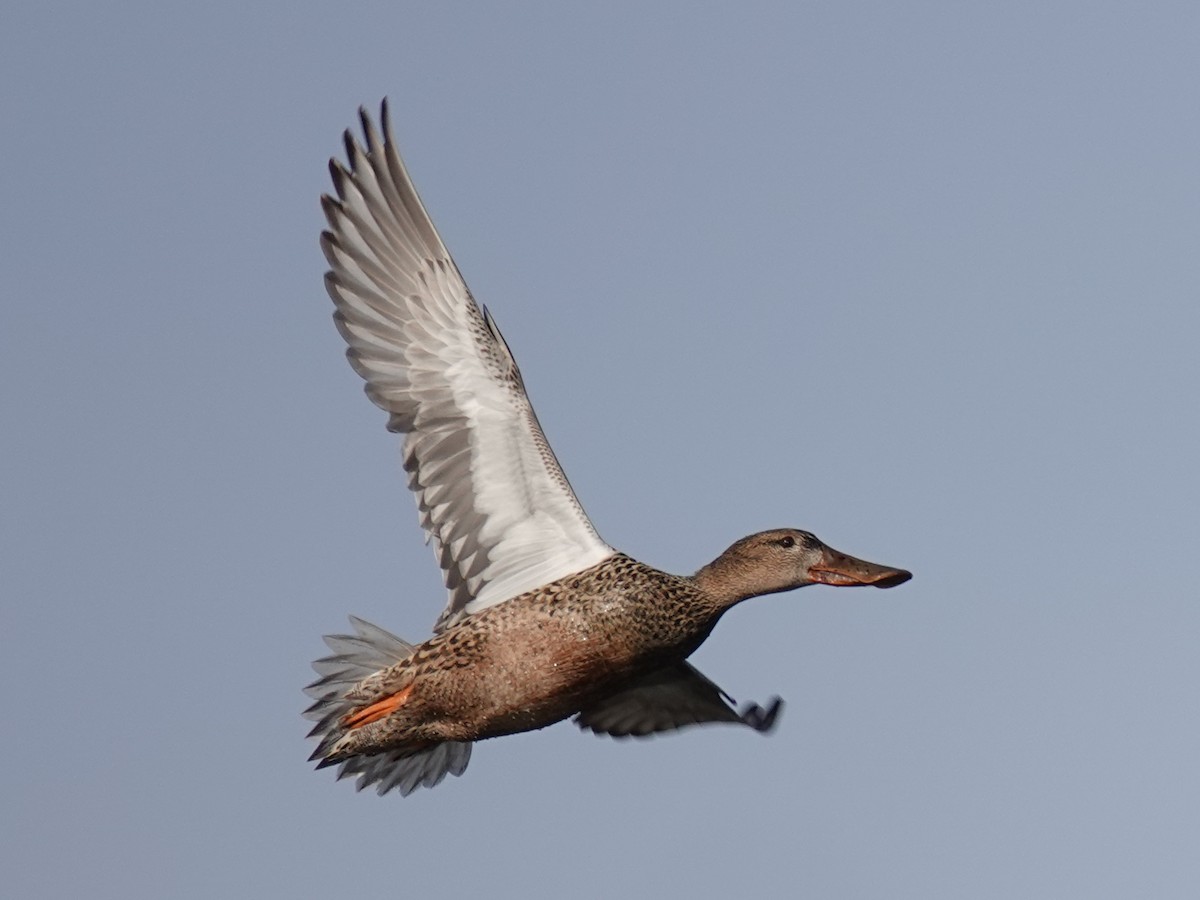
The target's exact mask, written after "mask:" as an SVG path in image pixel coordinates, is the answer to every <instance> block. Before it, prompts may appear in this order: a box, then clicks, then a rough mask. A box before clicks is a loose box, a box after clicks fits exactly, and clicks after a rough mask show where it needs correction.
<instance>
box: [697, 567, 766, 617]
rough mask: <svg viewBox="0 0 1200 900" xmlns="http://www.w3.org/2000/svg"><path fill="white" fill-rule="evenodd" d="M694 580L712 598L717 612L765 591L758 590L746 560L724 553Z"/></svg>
mask: <svg viewBox="0 0 1200 900" xmlns="http://www.w3.org/2000/svg"><path fill="white" fill-rule="evenodd" d="M692 581H693V582H695V584H696V586H697V587H698V588H700V590H701V591H703V592H704V594H705V595H706V596H707V597H708V598H709V599H710V600H711V602H712V604H713V606H714V611H715V612H719V613H720V612H724V611H725V610H727V609H729V607H731V606H733V605H735V604H738V603H741V602H742V601H743V600H748V599H750V598H751V597H756V596H758V595H759V594H761V593H763V591H761V590H757V589H756V587H757V585H756V584H755V579H754V577H753V573H752V571H751V569H750V567H749V566H748V565H746V562H745V561H744V560H742V559H738V558H737V557H735V556H731V555H729V554H727V553H726V554H722V555H721V556H718V557H717V558H716V559H714V560H713V561H712V562H710V563H709V564H708V565H707V566H705V567H704V568H702V569H701V570H700V571H699V572H697V573H696V574H695V575H693V576H692Z"/></svg>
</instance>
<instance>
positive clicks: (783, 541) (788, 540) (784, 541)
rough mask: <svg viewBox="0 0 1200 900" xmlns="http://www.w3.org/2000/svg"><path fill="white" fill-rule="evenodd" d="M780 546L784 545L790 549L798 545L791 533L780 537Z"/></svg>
mask: <svg viewBox="0 0 1200 900" xmlns="http://www.w3.org/2000/svg"><path fill="white" fill-rule="evenodd" d="M779 546H780V547H783V548H784V549H785V550H790V549H792V548H793V547H795V546H796V539H795V538H794V537H792V536H791V535H790V534H789V535H788V536H787V537H781V538H780V539H779Z"/></svg>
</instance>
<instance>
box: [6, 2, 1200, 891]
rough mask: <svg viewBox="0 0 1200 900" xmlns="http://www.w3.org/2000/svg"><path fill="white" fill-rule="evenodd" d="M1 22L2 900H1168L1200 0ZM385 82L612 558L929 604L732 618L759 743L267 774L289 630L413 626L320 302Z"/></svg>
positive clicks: (1191, 871) (288, 737)
mask: <svg viewBox="0 0 1200 900" xmlns="http://www.w3.org/2000/svg"><path fill="white" fill-rule="evenodd" d="M4 19H5V23H4V27H3V28H0V85H3V87H0V120H2V121H3V122H4V127H3V129H0V142H2V143H0V147H2V149H3V158H4V159H5V161H6V163H7V164H6V165H5V167H4V171H3V173H2V174H0V185H2V186H3V197H4V202H3V204H0V225H2V228H3V238H4V240H3V247H4V251H3V253H4V260H5V266H4V269H5V278H4V290H3V294H4V310H5V318H4V325H3V327H2V328H0V411H2V415H3V422H4V427H3V428H2V429H0V460H2V461H3V465H2V466H0V507H2V509H3V512H2V513H0V548H2V549H0V588H2V590H0V642H2V645H3V646H2V652H0V675H2V677H3V684H4V686H5V688H6V689H7V691H8V692H9V697H8V704H7V709H8V715H7V716H6V717H5V721H4V724H3V725H0V729H2V732H3V745H4V747H5V751H4V756H3V759H4V762H5V765H4V767H3V775H2V776H0V777H2V778H3V780H4V787H3V794H4V797H5V802H4V804H3V807H4V809H3V812H2V813H0V826H2V828H3V834H2V835H0V838H2V839H0V871H3V872H4V873H5V875H4V879H5V884H6V892H8V893H11V895H12V896H14V897H22V898H61V897H67V896H80V897H84V896H86V897H89V898H134V900H141V898H161V897H172V898H202V897H216V896H222V897H322V896H345V895H347V893H351V894H352V895H353V896H361V897H375V896H397V897H401V896H402V897H422V896H440V895H449V894H451V893H452V894H454V895H457V896H471V895H476V896H487V897H489V898H496V900H503V898H524V897H538V896H547V897H549V896H568V895H570V896H573V897H582V898H601V897H611V896H613V892H614V891H615V890H617V889H621V890H623V891H624V896H629V897H638V896H686V895H691V896H697V897H699V896H719V895H739V896H749V895H753V896H761V897H775V896H779V897H785V896H786V897H794V896H805V897H838V898H880V900H884V898H886V900H895V898H913V900H930V898H955V900H957V898H963V897H971V898H973V900H991V898H996V900H1001V898H1021V900H1036V898H1064V897H1080V898H1088V900H1103V898H1113V900H1117V898H1121V900H1125V898H1129V897H1135V896H1137V897H1156V898H1180V900H1184V898H1189V900H1190V898H1195V897H1196V896H1200V853H1197V848H1200V765H1198V764H1197V760H1200V720H1198V716H1197V712H1198V710H1200V704H1198V702H1197V692H1198V690H1200V654H1198V653H1197V649H1196V647H1197V639H1198V638H1200V603H1198V602H1197V600H1198V593H1200V592H1198V590H1197V588H1196V583H1195V579H1194V577H1193V571H1192V565H1193V564H1194V561H1195V559H1196V548H1197V546H1198V545H1200V515H1198V512H1200V475H1198V474H1197V466H1196V460H1197V459H1200V417H1198V414H1197V409H1198V406H1197V400H1196V396H1197V389H1198V388H1200V353H1198V352H1197V349H1196V343H1197V336H1198V335H1200V302H1198V301H1200V253H1198V251H1197V248H1198V247H1200V215H1198V213H1197V210H1200V116H1198V115H1197V110H1198V109H1200V53H1198V52H1197V35H1198V34H1200V7H1196V6H1195V5H1194V4H1182V3H1180V4H1170V3H1164V4H1151V5H1143V4H1132V3H1087V4H1084V3H1078V4H1075V3H1063V4H1049V5H1047V4H1038V3H1031V2H1029V3H1027V2H1018V3H1008V4H994V5H988V6H985V5H980V4H949V3H946V4H933V3H916V4H888V3H839V4H795V3H778V4H769V3H760V4H753V3H752V4H739V5H737V6H736V7H735V6H734V5H732V4H728V5H718V4H683V3H661V4H649V5H646V4H630V3H611V4H605V5H604V6H603V9H601V8H599V7H596V6H595V5H593V4H589V5H582V4H579V5H576V4H550V3H543V4H537V3H516V4H503V5H501V4H495V5H490V4H466V3H438V4H432V3H420V4H417V3H395V2H393V3H346V4H338V5H336V6H330V5H329V4H315V3H313V4H307V3H304V4H289V5H287V6H283V5H280V6H277V7H275V8H274V9H268V8H261V9H260V8H250V9H246V8H244V6H243V5H240V4H231V3H225V2H214V3H210V4H203V5H199V6H197V5H195V4H192V5H177V4H138V3H134V4H124V5H121V7H120V9H119V10H118V9H116V8H112V9H107V10H101V9H100V7H99V6H94V5H90V4H78V3H76V4H72V3H67V4H50V3H44V4H33V3H18V4H15V5H13V6H12V7H11V8H10V9H8V10H7V11H6V13H5V16H4ZM384 95H388V96H389V97H390V98H391V103H392V115H393V121H394V124H395V129H396V132H397V137H398V139H399V141H400V145H401V147H402V148H403V151H404V155H405V158H406V161H407V163H408V165H409V167H410V170H411V172H412V174H413V177H414V180H415V181H416V184H417V187H418V189H419V190H420V191H421V194H422V196H423V198H424V200H425V202H426V204H427V206H428V207H429V209H430V212H431V214H432V216H433V219H434V221H435V222H436V223H437V225H438V227H439V229H440V230H441V233H442V235H443V237H444V238H445V240H446V243H447V244H448V245H449V247H450V249H451V252H452V253H453V254H454V255H455V258H456V260H457V262H458V264H459V266H460V268H461V269H462V271H463V273H464V275H465V276H466V278H467V281H468V283H469V284H470V286H471V287H472V289H473V291H474V293H475V295H476V297H478V299H479V300H480V301H481V302H484V303H486V304H487V305H488V306H489V308H490V309H491V310H492V312H493V313H494V314H495V316H496V319H497V320H498V322H499V324H500V326H501V328H503V330H504V334H505V336H506V338H507V339H508V341H509V343H510V345H511V346H512V349H513V351H514V353H515V354H516V356H517V359H518V361H519V362H520V364H521V367H522V371H523V374H524V376H525V379H526V382H527V384H528V386H529V392H530V395H531V398H532V400H533V402H534V405H535V406H536V408H537V411H538V414H539V416H540V418H541V421H542V424H543V426H544V428H545V431H546V433H547V435H548V437H549V439H550V441H551V443H552V444H553V445H554V448H555V450H556V451H557V453H558V456H559V458H560V460H561V462H562V464H563V467H564V469H565V470H566V472H567V475H568V476H569V477H570V479H571V481H572V484H573V486H574V488H575V491H576V493H577V494H578V495H579V497H580V499H581V501H582V502H583V504H584V506H585V507H586V508H587V510H588V512H589V514H590V515H591V517H592V519H593V521H594V523H595V524H596V527H597V529H598V530H599V532H600V534H601V536H602V537H604V539H605V540H607V541H608V542H609V543H611V544H613V545H614V546H616V547H618V548H620V549H621V550H623V551H625V552H627V553H630V554H632V555H634V556H636V557H637V558H639V559H642V560H644V561H646V562H648V563H650V564H653V565H657V566H659V567H661V568H664V569H668V570H671V571H678V572H690V571H694V570H695V569H697V568H698V567H699V566H701V565H703V564H704V563H706V562H708V561H709V560H710V559H712V558H713V557H714V556H716V555H717V554H718V553H719V552H720V551H721V550H723V549H724V548H725V547H726V546H727V545H729V544H730V543H731V542H732V541H734V540H735V539H737V538H738V537H740V536H742V535H743V534H746V533H748V532H752V531H757V530H760V529H763V528H768V527H777V526H796V527H801V528H806V529H809V530H811V531H813V532H814V533H816V534H817V535H818V536H819V537H821V538H822V539H824V540H825V541H827V542H828V543H830V544H831V545H833V546H835V547H837V548H839V549H841V550H844V551H846V552H848V553H852V554H854V555H857V556H862V557H865V558H867V559H872V560H878V561H881V562H885V563H889V564H894V565H897V566H903V567H905V568H908V569H911V570H912V571H913V572H914V576H915V577H914V579H913V581H912V582H910V583H909V584H906V585H904V586H902V587H900V588H897V589H895V590H892V591H887V592H882V591H868V590H858V591H852V590H836V589H832V588H824V587H819V586H818V587H811V588H806V589H804V590H802V591H800V592H797V593H790V594H781V595H777V596H771V597H766V598H761V599H758V600H754V601H751V602H749V603H747V604H745V605H743V606H741V607H739V608H737V609H735V610H733V611H732V612H731V613H730V614H729V615H727V616H726V618H725V619H724V620H723V621H722V623H721V624H720V625H719V626H718V628H717V630H716V632H715V633H714V635H713V636H712V638H710V640H709V641H708V642H707V643H706V645H705V646H704V647H703V648H702V649H701V650H700V651H699V652H698V653H697V655H696V656H695V657H694V660H695V661H696V663H697V665H698V666H699V667H700V668H701V669H702V670H703V671H704V672H705V673H706V674H707V675H709V676H710V677H712V678H713V679H714V680H715V681H717V682H718V683H719V684H721V685H722V687H724V688H725V689H726V690H728V691H729V692H730V693H731V694H733V695H734V696H735V697H736V698H737V699H738V700H739V701H747V700H757V701H759V702H763V701H765V700H767V699H768V698H769V697H770V696H772V695H774V694H780V695H782V696H783V697H784V699H785V700H786V701H787V707H786V709H785V710H784V712H783V714H782V717H781V720H780V722H779V725H778V727H777V729H776V731H775V732H774V733H773V734H772V735H771V736H769V737H767V738H763V737H760V736H758V735H756V734H753V733H752V732H750V731H749V730H748V729H744V728H721V727H710V728H705V729H695V730H691V731H686V732H683V733H680V734H677V735H670V736H664V737H659V738H655V739H653V740H648V741H639V742H635V741H625V742H617V741H613V740H609V739H602V738H597V737H594V736H592V735H585V734H582V733H579V732H578V730H577V729H576V728H575V727H574V726H572V725H570V724H560V725H556V726H554V727H552V728H550V729H547V730H545V731H542V732H538V733H534V734H525V735H519V736H516V737H512V738H505V739H503V740H497V741H489V742H486V743H484V744H481V745H480V746H478V747H476V749H475V754H474V756H473V759H472V762H471V765H470V768H469V769H468V770H467V772H466V774H465V775H464V776H463V777H462V778H458V779H449V780H448V781H447V782H446V783H444V784H442V785H441V786H440V787H438V788H437V789H435V790H433V791H422V792H419V793H417V794H414V795H413V796H411V797H409V798H406V799H401V798H399V797H395V796H389V797H386V798H382V799H381V798H377V797H375V796H374V795H373V794H367V793H363V794H356V793H355V792H354V790H353V788H352V787H351V786H350V785H349V784H346V783H341V784H338V783H335V781H334V779H333V777H332V775H331V773H329V772H314V771H312V770H311V764H309V763H308V762H306V757H307V756H308V754H309V752H310V751H311V744H310V743H309V742H306V741H305V740H304V734H305V732H306V731H307V727H308V726H307V724H306V723H305V722H304V720H302V719H301V717H300V712H301V710H302V709H303V707H304V706H305V698H304V696H303V695H302V694H301V688H302V687H303V685H304V684H306V683H307V682H308V681H309V680H310V678H311V677H312V676H311V670H310V668H309V662H310V660H311V659H313V658H314V657H316V656H318V655H320V654H321V653H322V652H323V644H322V643H321V641H320V636H321V635H322V634H324V633H327V632H331V631H341V630H343V629H344V627H345V624H346V619H345V617H346V614H347V613H354V614H357V615H360V616H363V617H364V618H367V619H369V620H371V621H374V622H377V623H379V624H380V625H382V626H384V627H386V628H388V629H390V630H392V631H395V632H396V633H398V634H400V635H402V636H404V637H406V638H408V639H411V640H420V639H422V638H424V637H425V636H426V635H428V633H429V629H430V627H431V626H432V623H433V621H434V619H435V618H436V616H437V614H438V612H439V611H440V609H441V608H442V605H443V603H444V591H443V589H442V587H441V584H440V581H439V578H438V572H437V568H436V565H435V563H434V560H433V559H432V555H431V554H430V553H429V551H428V549H427V548H425V547H424V546H423V545H422V542H421V535H420V531H419V529H418V527H417V522H416V514H415V508H414V504H413V502H412V499H411V497H410V496H409V495H408V493H407V491H406V490H405V488H404V478H403V473H402V472H401V470H400V464H399V452H398V442H397V440H396V438H395V437H394V436H392V435H389V434H388V433H387V432H386V431H385V428H384V422H385V416H384V414H383V413H382V412H380V411H379V410H377V409H376V408H374V407H373V406H372V405H371V404H370V403H369V402H368V401H367V399H366V398H365V397H364V396H363V394H362V391H361V383H360V381H359V379H358V377H357V376H356V375H355V374H354V373H353V372H352V371H351V369H350V367H349V366H348V365H347V363H346V361H345V360H344V358H343V350H344V347H343V344H342V341H341V339H340V338H339V337H338V335H337V333H336V332H335V330H334V327H333V324H332V322H331V320H330V315H331V312H332V306H331V304H330V302H329V300H328V298H327V297H326V295H325V292H324V289H323V286H322V283H321V278H322V274H323V272H324V268H325V265H324V260H323V258H322V256H321V253H320V251H319V249H318V246H317V235H318V233H319V231H320V229H321V227H322V224H323V222H322V217H321V214H320V208H319V205H318V203H317V198H318V196H319V194H320V193H321V192H323V191H326V190H328V189H329V182H328V173H327V171H326V167H325V163H326V160H327V159H328V157H329V156H331V155H334V154H340V153H341V144H340V134H341V131H342V129H344V128H346V127H348V126H351V125H353V124H354V123H355V121H356V109H357V107H358V105H359V104H367V105H369V106H370V107H371V108H372V109H375V108H377V104H378V102H379V100H380V98H381V97H383V96H384Z"/></svg>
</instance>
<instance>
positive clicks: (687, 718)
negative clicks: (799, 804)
mask: <svg viewBox="0 0 1200 900" xmlns="http://www.w3.org/2000/svg"><path fill="white" fill-rule="evenodd" d="M782 706H783V701H782V700H780V699H779V698H778V697H776V698H775V699H774V700H772V701H771V705H770V706H768V707H767V708H766V709H763V708H762V707H761V706H759V705H757V704H755V703H750V704H747V705H746V707H745V708H744V709H743V710H742V711H741V712H738V711H737V710H736V709H735V708H734V707H733V698H732V697H730V696H729V695H728V694H726V693H725V692H724V691H723V690H721V689H720V688H719V687H717V686H716V685H715V684H713V682H711V681H709V680H708V679H707V678H705V677H704V676H703V675H701V674H700V672H699V671H697V670H696V668H695V667H694V666H692V665H690V664H689V663H677V664H676V665H673V666H668V667H667V668H665V669H659V670H658V671H657V672H653V673H651V674H650V675H648V676H646V677H645V678H643V679H641V680H640V681H638V682H636V683H635V684H633V685H632V686H630V687H628V688H626V689H625V690H623V691H621V692H620V693H617V694H614V695H612V696H611V697H608V698H607V699H605V700H603V701H601V702H600V703H598V704H596V705H595V706H593V707H589V708H588V709H585V710H583V711H582V712H580V714H579V715H578V716H576V718H575V724H577V725H578V726H579V727H580V728H589V729H591V730H592V731H594V732H596V733H597V734H609V735H612V736H613V737H628V736H630V735H633V736H635V737H644V736H645V735H648V734H653V733H654V732H656V731H672V730H674V729H676V728H682V727H683V726H685V725H700V724H703V723H705V722H737V723H740V724H742V725H748V726H750V727H751V728H753V729H754V730H755V731H764V732H765V731H770V730H771V728H772V727H773V726H774V724H775V717H776V716H777V715H779V710H780V709H781V708H782Z"/></svg>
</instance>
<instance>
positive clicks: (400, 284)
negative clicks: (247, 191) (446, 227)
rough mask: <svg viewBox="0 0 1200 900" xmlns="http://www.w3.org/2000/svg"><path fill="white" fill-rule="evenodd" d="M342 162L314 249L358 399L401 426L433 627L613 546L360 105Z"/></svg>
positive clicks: (584, 563)
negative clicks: (435, 615) (435, 610)
mask: <svg viewBox="0 0 1200 900" xmlns="http://www.w3.org/2000/svg"><path fill="white" fill-rule="evenodd" d="M360 117H361V119H362V128H363V133H364V136H365V142H366V143H365V147H362V146H360V145H359V144H358V143H357V141H355V139H354V138H353V136H352V135H351V134H350V133H349V132H346V136H345V143H346V155H347V159H348V161H349V168H345V167H343V166H342V165H341V164H340V163H338V162H337V161H336V160H333V161H331V162H330V171H331V172H332V175H333V182H334V187H335V190H336V192H337V197H336V198H333V197H329V196H325V197H322V207H323V209H324V211H325V216H326V218H327V220H328V222H329V230H327V231H326V232H324V233H323V234H322V236H321V247H322V249H323V250H324V253H325V257H326V259H327V260H328V261H329V266H330V271H329V272H328V273H327V275H326V277H325V283H326V287H327V289H328V291H329V295H330V296H331V297H332V298H333V302H334V304H335V306H336V312H335V313H334V320H335V321H336V323H337V327H338V330H339V331H340V332H341V334H342V336H343V337H344V338H345V340H346V343H347V344H348V345H349V349H348V350H347V356H348V358H349V360H350V363H351V365H352V366H353V367H354V370H355V371H356V372H358V374H359V375H361V376H362V377H363V379H364V380H365V381H366V392H367V396H369V397H370V398H371V400H372V401H373V402H374V403H375V404H376V405H377V406H379V407H381V408H382V409H384V410H386V411H387V412H388V414H389V419H388V428H389V430H391V431H395V432H402V433H405V434H406V435H407V437H406V438H405V441H404V448H403V458H404V469H405V471H406V472H407V475H408V486H409V488H411V489H412V491H413V492H414V494H415V495H416V499H417V508H418V511H419V514H420V521H421V527H422V528H424V529H425V532H426V535H427V537H428V539H429V541H430V542H431V543H432V544H433V548H434V551H435V553H436V554H437V558H438V563H439V565H440V566H441V568H442V573H443V577H444V581H445V584H446V588H447V590H448V591H449V600H448V604H447V607H446V609H445V611H444V612H443V613H442V615H441V617H440V618H439V619H438V622H437V625H436V627H435V630H437V631H444V630H445V629H446V628H447V627H449V626H450V625H451V624H453V623H454V622H455V621H458V620H459V619H460V618H461V617H462V616H463V615H468V614H471V613H474V612H477V611H479V610H480V609H484V608H486V607H488V606H492V605H494V604H496V603H501V602H503V601H505V600H509V599H511V598H513V597H516V596H518V595H520V594H522V593H524V592H526V591H529V590H533V589H534V588H537V587H540V586H542V585H545V584H548V583H549V582H551V581H554V580H555V579H558V578H562V577H564V576H567V575H572V574H575V573H576V572H580V571H582V570H584V569H586V568H588V567H590V566H593V565H595V564H597V563H598V562H600V561H602V560H604V559H606V558H608V557H609V556H611V555H612V553H613V549H612V548H611V547H610V546H609V545H608V544H606V543H605V542H604V541H602V540H601V539H600V537H599V535H598V534H597V533H596V529H595V528H594V527H593V526H592V523H591V522H590V521H589V519H588V517H587V515H586V513H585V512H584V511H583V508H582V506H581V505H580V503H579V501H578V499H577V498H576V497H575V493H574V491H572V489H571V486H570V484H569V483H568V482H567V479H566V476H565V475H564V474H563V471H562V468H561V466H559V464H558V460H557V459H556V458H555V456H554V452H553V451H552V450H551V449H550V445H549V443H548V442H547V441H546V438H545V435H544V434H543V432H542V428H541V425H540V424H539V423H538V420H537V416H536V415H535V414H534V411H533V407H532V406H531V405H530V402H529V398H528V397H527V396H526V393H525V386H524V383H523V381H522V379H521V374H520V371H519V370H518V368H517V364H516V362H515V361H514V360H513V356H512V354H511V353H510V352H509V349H508V345H507V343H506V342H505V340H504V338H503V336H501V334H500V330H499V328H498V327H497V326H496V323H495V321H494V320H493V319H492V317H491V316H490V315H488V313H487V311H486V310H481V309H480V307H479V306H478V305H477V304H476V303H475V300H474V299H473V298H472V296H471V293H470V291H469V290H468V289H467V286H466V283H465V282H464V280H463V278H462V275H461V274H460V273H459V270H458V267H457V266H456V265H455V264H454V261H453V259H451V257H450V254H449V252H448V251H447V250H446V246H445V244H444V243H443V242H442V239H441V237H439V235H438V233H437V230H436V229H435V228H434V226H433V223H432V221H431V220H430V218H429V215H428V214H427V213H426V211H425V207H424V205H423V204H422V203H421V200H420V198H419V197H418V196H417V192H416V190H415V189H414V188H413V185H412V181H411V180H410V178H409V176H408V172H407V171H406V170H405V167H404V164H403V163H402V162H401V160H400V157H399V154H398V153H397V151H396V148H395V142H394V140H393V139H392V136H391V127H390V124H389V120H388V110H387V102H386V101H384V105H383V110H382V125H383V132H384V138H383V139H382V140H381V139H380V137H379V135H378V133H377V132H376V130H375V126H374V124H373V123H372V122H371V119H370V117H369V116H368V115H367V113H366V112H365V111H364V110H360Z"/></svg>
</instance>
